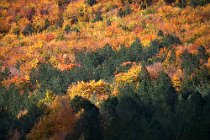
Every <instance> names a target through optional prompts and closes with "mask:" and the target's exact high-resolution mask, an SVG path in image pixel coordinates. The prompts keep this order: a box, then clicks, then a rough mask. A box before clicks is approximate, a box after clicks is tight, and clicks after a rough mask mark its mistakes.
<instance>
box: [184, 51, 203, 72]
mask: <svg viewBox="0 0 210 140" xmlns="http://www.w3.org/2000/svg"><path fill="white" fill-rule="evenodd" d="M180 58H181V61H182V63H181V66H182V68H183V70H184V72H185V74H186V75H190V74H192V73H193V72H194V71H195V70H197V69H198V68H199V66H200V62H199V61H200V60H199V59H198V58H197V57H196V55H193V54H191V53H189V52H188V51H187V50H185V51H184V53H183V54H182V55H181V57H180Z"/></svg>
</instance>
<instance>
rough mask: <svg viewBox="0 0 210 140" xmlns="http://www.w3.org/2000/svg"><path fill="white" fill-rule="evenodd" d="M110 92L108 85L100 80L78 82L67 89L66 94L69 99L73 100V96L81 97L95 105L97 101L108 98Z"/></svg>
mask: <svg viewBox="0 0 210 140" xmlns="http://www.w3.org/2000/svg"><path fill="white" fill-rule="evenodd" d="M110 92H111V91H110V85H109V84H108V83H106V82H104V81H102V80H99V81H95V80H91V81H90V82H83V81H82V82H78V83H77V84H75V85H71V86H70V87H69V89H68V94H69V96H70V98H71V99H73V98H74V96H82V97H84V98H87V99H89V100H90V101H92V102H93V103H96V104H97V103H98V102H99V101H102V100H103V99H106V98H108V96H109V95H110Z"/></svg>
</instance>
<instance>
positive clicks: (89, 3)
mask: <svg viewBox="0 0 210 140" xmlns="http://www.w3.org/2000/svg"><path fill="white" fill-rule="evenodd" d="M86 2H87V4H88V5H90V6H93V5H94V4H96V0H87V1H86Z"/></svg>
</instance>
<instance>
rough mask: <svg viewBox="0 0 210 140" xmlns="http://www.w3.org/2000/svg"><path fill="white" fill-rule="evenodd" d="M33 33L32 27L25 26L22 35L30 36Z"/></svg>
mask: <svg viewBox="0 0 210 140" xmlns="http://www.w3.org/2000/svg"><path fill="white" fill-rule="evenodd" d="M33 33H34V28H33V27H32V25H31V24H28V25H26V27H25V28H24V30H23V34H24V35H25V36H26V35H31V34H33Z"/></svg>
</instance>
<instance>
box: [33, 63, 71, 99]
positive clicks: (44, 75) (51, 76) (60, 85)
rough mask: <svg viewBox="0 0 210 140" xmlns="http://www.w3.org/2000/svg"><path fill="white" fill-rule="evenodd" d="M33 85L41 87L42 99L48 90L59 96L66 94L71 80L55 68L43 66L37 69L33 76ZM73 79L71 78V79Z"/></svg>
mask: <svg viewBox="0 0 210 140" xmlns="http://www.w3.org/2000/svg"><path fill="white" fill-rule="evenodd" d="M30 77H31V80H30V82H31V84H32V85H37V84H38V85H37V86H40V89H39V91H40V94H42V97H44V96H45V93H46V91H47V90H51V91H52V92H53V93H55V94H57V95H62V94H64V93H66V91H67V88H68V85H69V79H68V78H67V77H66V76H65V74H64V73H62V72H60V71H59V70H57V69H55V68H53V66H51V65H49V64H41V65H39V67H38V68H37V69H34V70H33V71H32V72H31V74H30ZM69 78H71V77H69Z"/></svg>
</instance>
